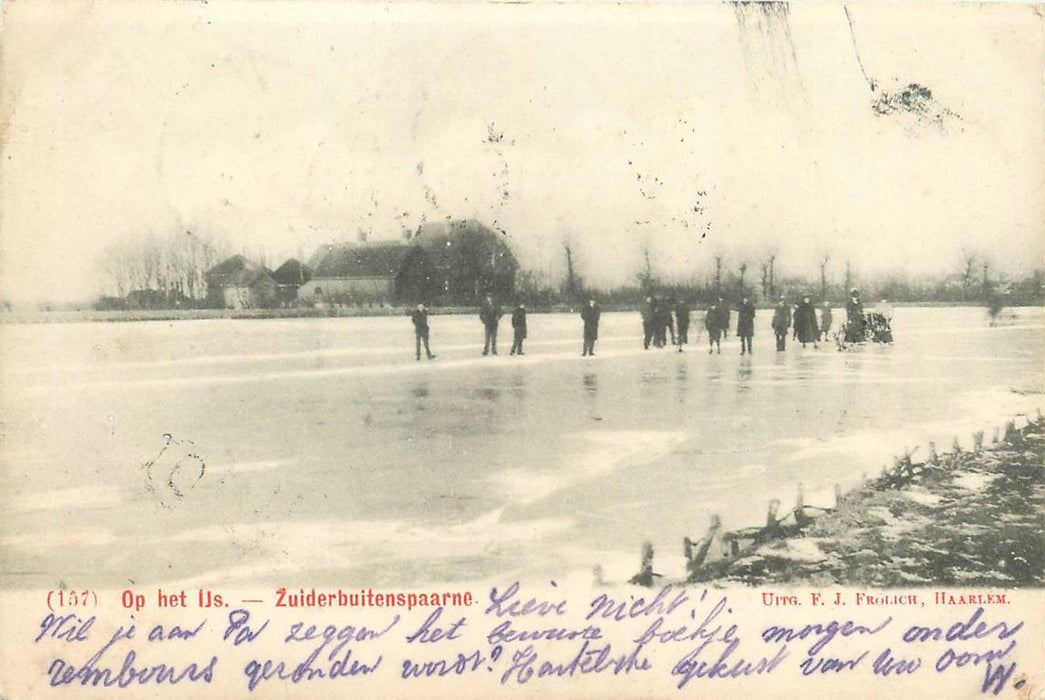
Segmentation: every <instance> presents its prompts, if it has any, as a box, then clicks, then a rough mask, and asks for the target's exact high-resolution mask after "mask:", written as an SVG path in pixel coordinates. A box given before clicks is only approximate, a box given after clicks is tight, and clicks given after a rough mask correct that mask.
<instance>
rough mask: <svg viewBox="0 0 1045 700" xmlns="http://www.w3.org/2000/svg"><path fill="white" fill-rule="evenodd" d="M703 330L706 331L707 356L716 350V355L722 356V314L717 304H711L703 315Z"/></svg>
mask: <svg viewBox="0 0 1045 700" xmlns="http://www.w3.org/2000/svg"><path fill="white" fill-rule="evenodd" d="M704 328H706V329H707V331H708V354H709V355H710V354H711V353H712V352H714V351H715V348H716V347H717V348H718V353H719V354H720V355H721V354H722V341H721V337H722V332H723V330H724V329H723V327H722V312H721V310H720V309H719V308H718V304H717V303H712V304H711V306H710V307H709V308H708V310H707V313H705V314H704Z"/></svg>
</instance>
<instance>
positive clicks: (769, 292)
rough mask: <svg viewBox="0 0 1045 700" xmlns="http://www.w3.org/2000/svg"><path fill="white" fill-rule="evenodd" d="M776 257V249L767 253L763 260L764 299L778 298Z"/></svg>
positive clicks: (771, 249)
mask: <svg viewBox="0 0 1045 700" xmlns="http://www.w3.org/2000/svg"><path fill="white" fill-rule="evenodd" d="M776 256H777V251H776V248H775V247H774V248H770V249H769V250H768V251H766V254H765V257H764V258H763V260H762V296H763V297H764V298H772V297H774V296H776V285H775V284H774V280H773V274H774V268H775V267H776Z"/></svg>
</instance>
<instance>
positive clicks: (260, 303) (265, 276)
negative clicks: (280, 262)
mask: <svg viewBox="0 0 1045 700" xmlns="http://www.w3.org/2000/svg"><path fill="white" fill-rule="evenodd" d="M206 277H207V305H208V306H210V307H213V308H222V309H264V308H272V307H274V306H276V304H277V291H278V287H279V285H277V284H276V280H274V279H272V273H271V272H270V271H269V270H268V268H266V267H264V266H262V265H259V264H257V263H254V262H251V261H250V260H247V259H246V258H245V257H243V256H242V255H233V256H232V257H231V258H229V259H227V260H224V261H222V262H220V263H218V264H217V265H215V266H214V267H212V268H211V269H210V270H208V271H207V275H206Z"/></svg>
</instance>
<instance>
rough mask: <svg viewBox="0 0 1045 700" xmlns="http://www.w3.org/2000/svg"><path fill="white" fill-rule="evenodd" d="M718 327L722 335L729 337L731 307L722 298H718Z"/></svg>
mask: <svg viewBox="0 0 1045 700" xmlns="http://www.w3.org/2000/svg"><path fill="white" fill-rule="evenodd" d="M718 327H719V329H720V330H721V331H722V335H724V336H727V335H729V306H728V305H727V304H726V302H725V301H724V300H723V299H722V297H719V298H718Z"/></svg>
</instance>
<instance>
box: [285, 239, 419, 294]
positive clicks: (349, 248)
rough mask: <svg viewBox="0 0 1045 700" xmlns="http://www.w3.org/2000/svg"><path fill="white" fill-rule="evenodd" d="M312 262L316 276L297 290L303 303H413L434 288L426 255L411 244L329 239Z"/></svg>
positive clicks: (313, 275)
mask: <svg viewBox="0 0 1045 700" xmlns="http://www.w3.org/2000/svg"><path fill="white" fill-rule="evenodd" d="M309 263H310V265H309V266H310V267H311V268H312V270H313V272H312V279H311V280H310V281H309V282H306V283H305V284H303V285H301V287H300V288H299V289H298V300H299V301H301V302H304V303H341V304H365V303H371V304H372V303H408V304H413V303H415V302H417V301H424V300H428V299H429V297H430V295H431V293H432V289H433V274H434V271H433V269H432V266H431V263H430V262H429V260H428V256H427V254H426V253H425V251H424V250H423V249H422V248H421V247H420V246H417V245H411V244H409V243H403V242H380V243H378V242H374V243H337V244H328V245H325V246H322V247H321V248H320V249H319V250H317V251H316V252H315V253H314V254H313V256H312V258H311V259H310V260H309Z"/></svg>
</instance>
